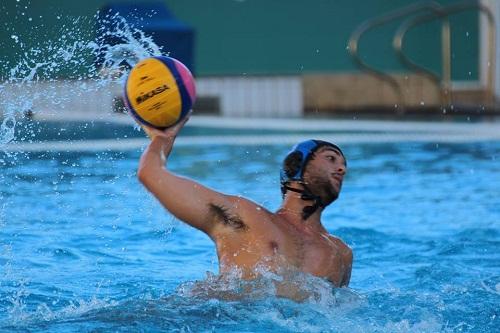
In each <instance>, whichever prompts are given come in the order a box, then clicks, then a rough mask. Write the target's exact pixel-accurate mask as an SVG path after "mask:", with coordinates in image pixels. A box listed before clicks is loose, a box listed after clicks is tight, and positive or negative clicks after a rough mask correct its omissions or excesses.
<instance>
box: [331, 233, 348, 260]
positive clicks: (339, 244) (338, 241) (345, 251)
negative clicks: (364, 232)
mask: <svg viewBox="0 0 500 333" xmlns="http://www.w3.org/2000/svg"><path fill="white" fill-rule="evenodd" d="M328 238H329V239H330V240H331V241H333V242H334V243H335V245H336V246H337V247H338V249H339V251H340V253H341V254H342V255H343V256H345V257H350V258H352V249H351V248H350V247H349V245H347V244H346V243H345V242H344V241H343V240H342V239H341V238H340V237H337V236H334V235H332V234H329V235H328Z"/></svg>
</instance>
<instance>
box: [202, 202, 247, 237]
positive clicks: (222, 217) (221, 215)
mask: <svg viewBox="0 0 500 333" xmlns="http://www.w3.org/2000/svg"><path fill="white" fill-rule="evenodd" d="M208 209H209V211H210V214H211V215H212V219H213V221H214V223H222V224H223V225H225V226H228V227H230V228H232V229H234V230H236V231H247V230H248V226H247V225H246V224H245V222H243V220H242V219H241V217H239V216H238V215H233V214H231V213H229V209H228V208H226V207H224V206H219V205H216V204H212V203H210V204H208Z"/></svg>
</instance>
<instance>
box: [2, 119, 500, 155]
mask: <svg viewBox="0 0 500 333" xmlns="http://www.w3.org/2000/svg"><path fill="white" fill-rule="evenodd" d="M35 120H37V121H61V122H76V121H78V122H92V121H99V122H107V123H111V124H121V125H130V126H134V122H133V120H132V118H131V117H130V116H127V115H119V114H118V115H117V114H107V115H103V114H76V115H70V114H68V113H65V114H62V115H57V114H54V115H49V114H44V115H43V116H37V117H35ZM186 126H192V127H204V128H224V129H241V130H244V129H257V130H262V129H264V130H265V129H268V130H274V131H276V130H280V131H288V132H289V133H286V132H285V133H283V134H276V132H274V133H273V134H261V133H259V134H257V135H255V134H253V135H246V134H243V133H242V134H241V135H196V136H182V135H181V136H179V138H178V139H177V142H176V145H178V146H189V145H205V146H207V145H218V144H220V145H252V146H258V145H268V144H287V145H290V144H293V143H296V142H298V141H301V140H305V139H309V138H316V139H322V140H327V141H333V142H336V143H339V144H350V143H385V142H432V143H450V142H451V143H453V142H456V143H458V142H481V141H500V119H498V118H496V119H490V121H470V122H469V121H466V120H463V121H460V122H458V121H453V120H446V121H445V120H442V121H408V120H352V119H351V120H346V119H308V118H300V119H298V118H295V119H282V118H280V119H272V118H260V119H258V118H223V117H217V116H197V115H194V116H192V118H191V119H190V121H189V122H188V124H187V125H186ZM299 130H300V132H301V133H300V134H294V133H293V132H294V131H299ZM346 132H347V133H346ZM148 142H149V140H148V139H147V138H146V137H145V138H120V139H116V140H115V139H113V140H109V139H106V140H104V139H103V140H85V141H50V142H35V143H24V142H11V143H8V144H6V145H3V147H2V146H0V150H3V151H106V150H133V149H141V148H143V147H145V146H146V145H147V143H148Z"/></svg>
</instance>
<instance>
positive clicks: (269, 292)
mask: <svg viewBox="0 0 500 333" xmlns="http://www.w3.org/2000/svg"><path fill="white" fill-rule="evenodd" d="M288 149H289V147H288V146H285V145H265V146H259V147H256V146H240V147H238V146H224V145H217V146H206V145H204V146H196V145H193V146H182V147H177V148H176V149H174V152H173V154H172V156H171V160H170V164H169V165H170V167H171V169H173V170H174V171H176V172H178V173H181V174H183V175H186V176H189V177H191V178H194V179H195V180H197V181H200V182H202V183H203V184H205V185H208V186H210V187H212V188H215V189H217V190H219V191H222V192H225V193H231V194H242V195H244V196H247V197H249V198H251V199H253V200H254V201H256V202H258V203H260V204H262V205H264V206H266V207H268V208H269V209H271V210H275V209H277V207H278V206H279V204H280V191H279V181H278V178H279V177H278V166H279V164H280V162H281V159H282V158H283V156H284V154H285V153H286V152H287V151H288ZM343 149H344V152H345V154H346V156H347V158H348V166H349V171H348V175H347V178H346V180H345V182H344V188H343V192H342V193H341V197H340V198H339V200H338V201H337V202H335V203H334V204H333V205H332V206H330V207H329V208H328V209H327V210H326V211H325V214H324V216H323V222H324V225H325V226H326V228H327V229H328V230H329V231H330V232H331V233H333V234H335V235H337V236H339V237H341V238H342V239H343V240H344V241H346V242H347V243H348V244H349V245H350V246H351V247H352V249H353V251H354V266H353V272H352V278H351V284H350V288H342V289H334V288H332V287H331V286H330V285H329V284H328V283H327V282H325V281H323V280H322V279H318V278H314V277H311V276H304V275H303V276H298V277H297V281H296V282H297V283H302V284H304V285H305V286H306V288H308V290H309V291H310V292H311V294H312V295H313V296H312V297H311V298H310V299H308V300H306V301H304V302H301V303H297V302H294V301H292V300H288V299H282V298H277V297H274V296H273V289H272V283H270V281H272V280H273V279H276V278H277V277H273V276H271V275H265V274H264V277H263V278H262V281H257V282H247V283H243V282H241V281H239V280H237V279H233V280H231V279H229V280H224V281H222V280H220V279H218V277H217V276H216V274H217V257H216V254H215V251H214V246H213V245H212V244H211V242H210V240H209V239H208V238H207V237H206V236H204V235H203V234H202V233H200V232H199V231H196V230H194V229H192V228H190V227H188V226H186V225H184V224H182V223H181V222H178V221H176V220H175V219H174V218H172V217H171V216H170V215H169V214H168V213H167V212H165V211H164V209H163V208H162V207H161V206H160V205H159V204H158V203H157V202H156V201H155V199H154V198H153V197H151V195H149V194H148V193H147V192H146V191H145V190H144V188H142V186H141V185H140V184H139V182H138V181H137V178H136V168H137V163H138V158H139V156H140V151H137V150H131V151H124V152H106V151H102V152H97V153H95V152H71V153H64V152H47V153H18V154H13V153H9V154H5V153H0V154H3V155H0V167H1V175H0V331H5V332H25V331H31V332H68V331H73V332H90V331H92V332H101V331H114V332H130V331H143V332H154V331H165V332H352V333H354V332H498V331H499V327H500V319H499V316H500V310H499V309H500V251H499V250H500V205H499V197H500V163H499V159H500V156H499V155H500V142H498V141H493V142H478V143H469V144H467V143H461V144H458V143H457V144H437V143H411V142H401V143H384V144H377V143H371V144H359V143H356V144H345V145H343ZM172 195H175V193H173V194H172ZM246 284H250V288H248V285H246ZM252 284H253V285H252ZM243 289H245V290H253V291H251V292H249V293H247V294H242V293H241V292H240V291H241V290H243ZM218 295H219V296H218ZM228 295H229V296H228Z"/></svg>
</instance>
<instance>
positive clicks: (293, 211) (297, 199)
mask: <svg viewBox="0 0 500 333" xmlns="http://www.w3.org/2000/svg"><path fill="white" fill-rule="evenodd" d="M310 205H311V202H310V201H308V200H302V199H301V195H300V193H294V192H290V191H288V192H287V193H286V195H285V198H284V200H283V203H282V204H281V207H280V208H279V209H278V211H277V212H276V214H277V215H278V216H280V217H282V218H284V219H285V220H286V221H287V222H288V223H291V224H293V225H294V226H295V227H297V228H298V229H302V230H304V231H309V232H324V231H325V228H324V227H323V225H322V224H321V212H322V211H323V208H322V207H320V208H318V209H317V210H316V211H315V212H314V213H313V214H312V215H311V216H309V217H308V218H307V219H304V217H303V210H304V207H306V206H310Z"/></svg>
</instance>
